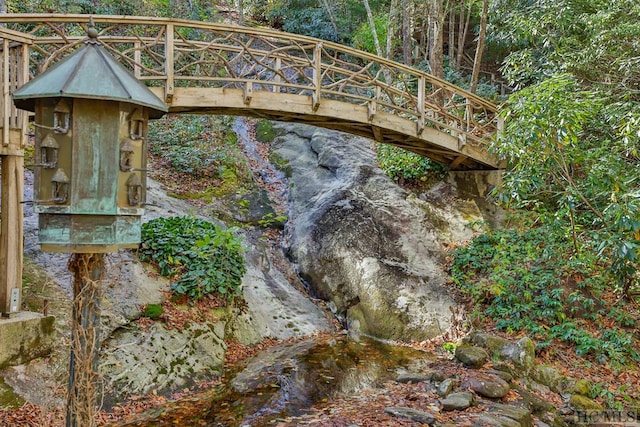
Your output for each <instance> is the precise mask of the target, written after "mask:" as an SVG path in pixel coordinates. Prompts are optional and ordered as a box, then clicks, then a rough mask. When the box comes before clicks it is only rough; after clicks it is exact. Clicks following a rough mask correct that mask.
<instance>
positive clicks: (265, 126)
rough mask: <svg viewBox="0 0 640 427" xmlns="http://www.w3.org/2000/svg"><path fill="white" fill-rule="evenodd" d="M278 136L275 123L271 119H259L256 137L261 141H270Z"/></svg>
mask: <svg viewBox="0 0 640 427" xmlns="http://www.w3.org/2000/svg"><path fill="white" fill-rule="evenodd" d="M275 137H276V131H275V129H274V128H273V123H271V121H269V120H264V119H263V120H258V122H257V123H256V139H257V140H258V141H260V142H264V143H270V142H271V141H273V140H274V138H275Z"/></svg>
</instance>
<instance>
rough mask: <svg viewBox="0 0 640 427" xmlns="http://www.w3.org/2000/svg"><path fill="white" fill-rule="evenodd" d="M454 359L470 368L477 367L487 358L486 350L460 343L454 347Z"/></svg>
mask: <svg viewBox="0 0 640 427" xmlns="http://www.w3.org/2000/svg"><path fill="white" fill-rule="evenodd" d="M455 356H456V359H458V360H459V361H460V362H462V363H464V365H465V366H468V367H471V368H479V367H481V366H482V365H484V364H485V363H486V362H487V360H488V359H489V355H488V354H487V352H486V350H485V349H483V348H481V347H476V346H474V345H468V344H461V345H459V346H457V347H456V353H455Z"/></svg>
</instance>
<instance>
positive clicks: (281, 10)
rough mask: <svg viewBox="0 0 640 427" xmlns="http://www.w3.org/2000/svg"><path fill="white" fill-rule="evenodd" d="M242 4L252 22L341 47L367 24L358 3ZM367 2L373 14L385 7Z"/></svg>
mask: <svg viewBox="0 0 640 427" xmlns="http://www.w3.org/2000/svg"><path fill="white" fill-rule="evenodd" d="M245 3H246V4H247V6H248V9H249V15H250V16H251V17H252V18H253V19H255V20H256V21H258V22H262V23H264V24H267V25H268V26H270V27H272V28H277V29H281V30H284V31H287V32H291V33H296V34H302V35H306V36H311V37H317V38H320V39H324V40H330V41H337V42H340V43H344V44H350V41H351V37H352V35H353V33H354V32H355V31H356V29H357V28H359V27H360V26H361V25H362V24H363V23H364V22H366V21H367V15H366V11H365V8H364V5H363V4H362V2H361V1H360V0H336V1H331V2H327V3H325V2H321V1H317V0H270V1H262V0H260V1H258V0H253V1H246V0H245ZM369 3H370V5H371V8H372V9H373V10H374V11H380V10H382V8H383V7H384V8H385V9H386V8H387V3H386V2H385V1H382V0H370V2H369ZM326 4H329V5H330V7H331V8H332V15H333V17H334V19H335V22H334V23H332V22H331V17H330V14H329V12H328V11H327V10H326V8H325V5H326ZM334 24H335V27H334Z"/></svg>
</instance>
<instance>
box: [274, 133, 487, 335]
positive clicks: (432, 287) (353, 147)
mask: <svg viewBox="0 0 640 427" xmlns="http://www.w3.org/2000/svg"><path fill="white" fill-rule="evenodd" d="M277 127H278V131H279V133H280V136H279V137H277V138H276V139H275V141H274V147H273V148H274V151H273V156H272V157H275V160H276V161H275V163H277V164H278V165H280V166H281V167H282V169H283V170H285V171H286V172H287V174H288V177H289V182H290V188H291V191H290V196H289V198H290V212H289V219H290V221H289V222H288V226H287V232H288V237H289V247H288V253H289V255H290V256H291V257H292V259H293V261H294V262H295V263H296V264H297V267H298V270H299V272H300V274H301V275H302V277H303V278H304V279H305V280H306V281H307V282H308V283H309V285H310V287H311V289H312V292H313V293H315V294H316V295H317V296H319V297H320V298H322V299H325V300H327V301H330V302H331V303H330V304H331V305H333V308H334V310H335V312H336V314H337V315H338V316H340V317H342V318H343V319H344V320H345V323H346V324H347V325H348V326H349V328H350V329H351V330H353V331H355V332H361V333H364V334H368V335H372V336H375V337H379V338H385V339H402V340H424V339H428V338H432V337H434V336H438V335H440V334H442V333H444V332H447V331H448V330H449V329H450V318H451V310H450V309H451V308H452V307H453V306H454V305H455V302H454V300H453V298H452V295H451V294H450V293H449V290H448V289H447V287H446V286H445V274H444V271H443V266H442V263H443V259H444V256H443V255H444V254H443V245H442V242H441V240H440V239H439V235H447V233H442V227H447V226H448V225H447V224H449V223H450V222H451V221H452V218H453V217H455V215H453V216H452V215H448V216H447V217H446V219H445V218H443V217H442V216H441V215H439V212H441V209H440V208H437V207H436V206H434V205H433V204H430V203H428V202H427V201H425V200H421V199H420V198H416V197H414V196H412V195H411V194H410V193H409V192H407V191H405V190H403V189H402V188H400V187H399V186H397V185H396V184H395V183H394V182H392V181H391V180H390V179H389V178H388V177H387V176H386V175H385V174H384V172H383V171H382V170H381V169H380V168H379V167H378V166H377V164H376V155H375V152H374V147H373V146H372V143H371V142H370V141H369V140H366V139H363V138H359V137H353V136H350V135H345V134H341V133H338V132H334V131H328V130H325V129H314V128H311V127H308V126H300V125H290V124H278V125H277ZM463 216H464V217H465V218H466V221H474V220H476V219H478V218H479V217H480V214H479V212H478V211H477V209H476V211H475V212H474V213H473V214H472V215H470V214H469V213H468V212H467V214H465V215H460V216H458V218H462V217H463ZM434 224H437V227H436V225H434ZM449 234H450V233H449Z"/></svg>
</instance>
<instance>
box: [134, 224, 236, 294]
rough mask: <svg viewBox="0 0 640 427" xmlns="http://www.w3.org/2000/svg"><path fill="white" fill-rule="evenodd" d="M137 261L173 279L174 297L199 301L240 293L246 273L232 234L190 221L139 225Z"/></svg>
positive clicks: (212, 225) (216, 227) (213, 225)
mask: <svg viewBox="0 0 640 427" xmlns="http://www.w3.org/2000/svg"><path fill="white" fill-rule="evenodd" d="M139 256H140V260H141V261H144V262H152V263H153V264H155V265H156V266H157V267H158V270H159V272H160V274H161V275H163V276H168V277H171V278H173V279H174V282H173V284H172V285H171V288H172V289H173V290H174V292H176V293H177V294H187V295H189V296H190V297H191V298H194V299H198V298H201V297H202V296H204V295H207V294H219V295H224V296H226V297H228V298H232V297H233V296H234V295H238V294H239V293H240V290H241V289H240V284H241V282H242V276H244V273H245V271H246V268H245V263H244V258H243V256H242V245H241V243H240V241H239V240H238V238H236V237H235V236H234V235H233V230H222V229H221V228H220V227H218V226H216V225H215V224H212V223H210V222H208V221H205V220H202V219H198V218H192V217H169V218H158V219H154V220H152V221H149V222H147V223H145V224H143V225H142V243H141V245H140V250H139Z"/></svg>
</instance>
